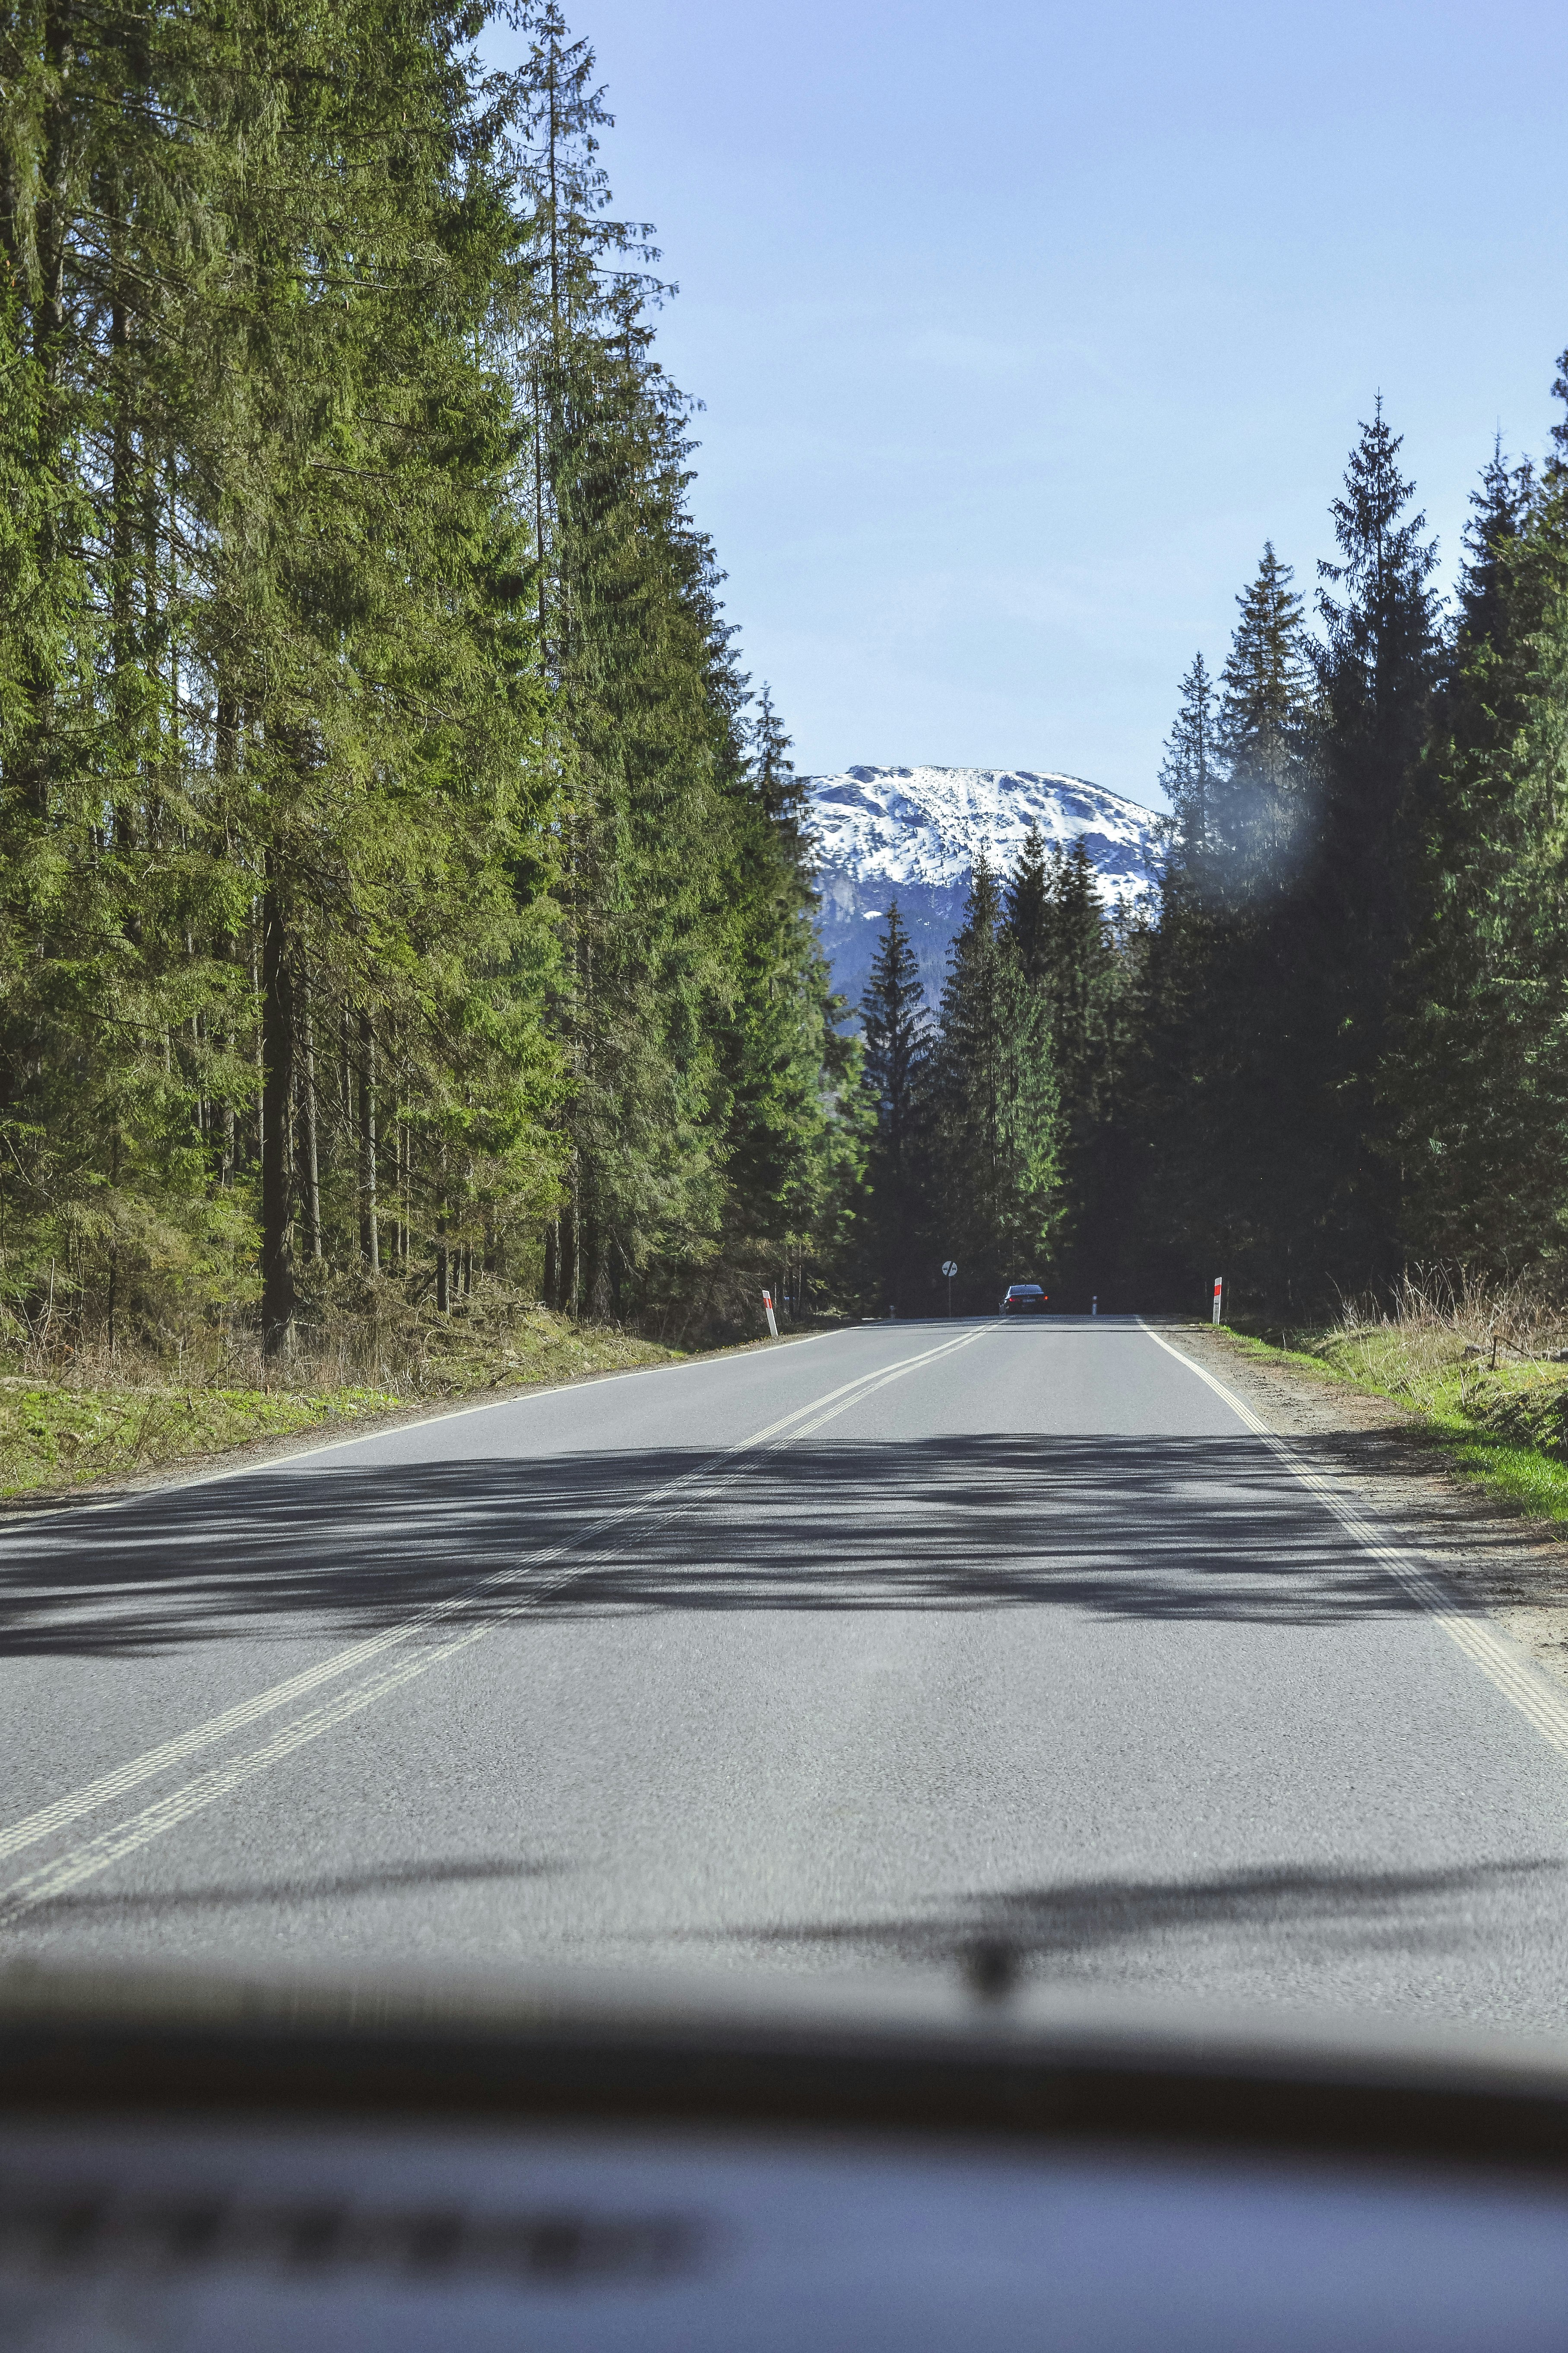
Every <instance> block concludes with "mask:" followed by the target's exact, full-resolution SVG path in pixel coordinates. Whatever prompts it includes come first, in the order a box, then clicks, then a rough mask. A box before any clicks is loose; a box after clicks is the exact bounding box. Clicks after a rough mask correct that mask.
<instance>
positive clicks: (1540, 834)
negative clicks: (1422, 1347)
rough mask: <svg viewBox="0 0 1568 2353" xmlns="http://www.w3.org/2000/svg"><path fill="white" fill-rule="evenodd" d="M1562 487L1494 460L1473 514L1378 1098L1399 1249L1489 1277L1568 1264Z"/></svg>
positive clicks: (1567, 542) (1566, 538)
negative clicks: (1391, 1143) (1392, 1144)
mask: <svg viewBox="0 0 1568 2353" xmlns="http://www.w3.org/2000/svg"><path fill="white" fill-rule="evenodd" d="M1559 390H1560V391H1562V390H1563V387H1562V386H1561V385H1560V386H1559ZM1559 429H1561V428H1559ZM1551 480H1552V476H1551V470H1550V468H1549V469H1548V473H1547V478H1546V482H1545V483H1544V484H1543V483H1542V482H1541V481H1538V480H1537V477H1536V475H1535V472H1534V470H1533V468H1532V467H1531V465H1530V464H1529V462H1528V461H1526V462H1524V463H1521V464H1519V465H1514V466H1510V465H1509V464H1508V463H1507V462H1506V460H1505V459H1504V458H1503V456H1502V452H1501V449H1500V448H1495V449H1494V451H1493V455H1492V458H1491V459H1490V461H1489V464H1488V466H1487V467H1486V469H1485V470H1484V471H1483V474H1482V477H1481V481H1480V485H1479V489H1478V490H1477V491H1475V492H1474V493H1473V494H1472V498H1471V506H1472V509H1473V513H1472V519H1471V522H1470V525H1469V528H1468V531H1467V533H1466V562H1465V566H1464V570H1463V573H1462V575H1461V578H1460V583H1459V596H1458V627H1457V629H1456V631H1455V636H1454V642H1453V648H1452V653H1451V656H1450V659H1449V660H1448V662H1447V674H1446V676H1445V679H1444V681H1443V683H1442V687H1441V691H1440V693H1439V696H1438V702H1437V714H1436V728H1435V733H1434V742H1433V744H1432V747H1431V750H1430V752H1429V754H1428V756H1427V762H1426V772H1427V781H1426V792H1425V794H1424V801H1423V808H1424V819H1425V822H1424V827H1423V831H1422V836H1421V840H1420V845H1419V851H1420V854H1419V859H1418V862H1417V866H1416V870H1415V887H1414V892H1413V900H1414V905H1415V920H1414V923H1413V936H1412V940H1411V943H1410V947H1409V952H1408V956H1407V959H1406V963H1405V971H1404V973H1403V975H1402V983H1403V986H1402V989H1401V992H1400V998H1399V1011H1400V1015H1401V1017H1402V1018H1401V1019H1400V1021H1399V1024H1398V1027H1397V1029H1396V1032H1395V1049H1396V1050H1395V1051H1394V1053H1393V1054H1391V1056H1390V1058H1389V1062H1388V1065H1387V1068H1386V1070H1385V1072H1384V1094H1385V1097H1386V1099H1387V1101H1388V1103H1389V1104H1390V1105H1391V1106H1392V1108H1393V1110H1394V1114H1395V1116H1396V1118H1397V1121H1398V1143H1399V1150H1400V1159H1401V1164H1402V1174H1403V1190H1404V1203H1403V1233H1404V1238H1405V1242H1406V1245H1407V1247H1408V1248H1410V1249H1411V1250H1414V1251H1415V1252H1416V1253H1417V1254H1418V1255H1420V1256H1422V1257H1424V1258H1426V1259H1429V1260H1437V1261H1447V1263H1449V1264H1451V1265H1455V1264H1457V1265H1459V1266H1463V1267H1465V1268H1467V1269H1468V1270H1470V1271H1475V1272H1478V1273H1485V1274H1493V1275H1496V1274H1500V1273H1502V1272H1504V1271H1508V1272H1513V1273H1518V1272H1520V1271H1523V1270H1524V1269H1526V1268H1528V1267H1530V1266H1531V1265H1532V1264H1533V1265H1535V1266H1538V1267H1539V1266H1541V1265H1542V1264H1543V1263H1544V1264H1546V1265H1549V1266H1550V1265H1552V1263H1553V1262H1554V1261H1556V1260H1557V1258H1558V1257H1559V1255H1560V1253H1561V1250H1562V1231H1561V1225H1562V1214H1563V1201H1564V1186H1563V1174H1562V1171H1563V1159H1564V1153H1565V1151H1568V1079H1565V1078H1564V1076H1563V1073H1562V1063H1561V1055H1560V1053H1559V1051H1558V1049H1557V1042H1556V1041H1557V1040H1558V1039H1560V1038H1561V1037H1562V1035H1563V1025H1564V1023H1565V1022H1568V926H1565V925H1564V923H1563V918H1562V916H1561V914H1560V913H1559V912H1558V911H1559V909H1560V908H1561V906H1562V904H1563V889H1562V877H1561V871H1560V865H1561V857H1562V852H1561V849H1560V847H1559V841H1558V824H1557V819H1556V809H1557V807H1559V806H1560V804H1561V791H1562V782H1563V768H1562V754H1561V744H1562V723H1563V710H1564V707H1565V706H1564V701H1563V687H1562V683H1561V681H1559V683H1558V684H1557V686H1556V688H1555V691H1554V688H1553V683H1552V655H1553V651H1554V650H1555V651H1556V652H1557V658H1558V659H1559V660H1561V646H1562V641H1563V629H1562V623H1561V618H1560V616H1561V614H1562V611H1563V599H1564V596H1568V517H1565V516H1564V514H1563V502H1562V500H1561V496H1560V494H1559V495H1557V496H1554V495H1553V493H1552V488H1551V487H1550V485H1551ZM1554 720H1555V724H1554ZM1554 736H1555V738H1556V744H1557V749H1556V750H1555V751H1554V749H1553V737H1554Z"/></svg>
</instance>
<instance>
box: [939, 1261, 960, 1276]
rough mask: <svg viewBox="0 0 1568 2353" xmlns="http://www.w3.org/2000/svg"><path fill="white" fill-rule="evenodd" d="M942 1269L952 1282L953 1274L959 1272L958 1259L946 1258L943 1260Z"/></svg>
mask: <svg viewBox="0 0 1568 2353" xmlns="http://www.w3.org/2000/svg"><path fill="white" fill-rule="evenodd" d="M942 1272H943V1274H945V1275H946V1277H947V1279H948V1281H949V1282H952V1278H953V1276H954V1275H955V1274H956V1273H957V1272H958V1261H957V1260H956V1259H955V1258H944V1259H943V1260H942Z"/></svg>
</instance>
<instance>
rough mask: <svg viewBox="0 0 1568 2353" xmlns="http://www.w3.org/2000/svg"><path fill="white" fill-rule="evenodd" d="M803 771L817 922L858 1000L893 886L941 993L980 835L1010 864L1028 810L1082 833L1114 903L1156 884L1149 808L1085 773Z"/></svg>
mask: <svg viewBox="0 0 1568 2353" xmlns="http://www.w3.org/2000/svg"><path fill="white" fill-rule="evenodd" d="M805 782H806V785H807V787H808V790H809V795H810V816H811V824H812V828H813V830H814V832H815V834H816V840H817V844H818V849H819V855H820V858H821V872H820V874H819V877H818V887H819V888H820V890H821V892H822V915H821V923H820V928H821V932H822V936H823V941H824V944H825V945H826V949H827V953H828V955H829V957H830V958H831V960H832V965H833V976H834V985H835V987H837V988H840V989H842V990H843V992H844V994H845V996H846V997H847V998H848V999H849V1002H850V1003H851V1005H855V1004H858V1001H859V997H860V992H861V990H862V989H863V988H864V987H865V985H866V978H867V975H868V973H869V971H870V968H871V960H872V957H873V956H874V955H875V954H876V952H877V941H878V939H879V936H880V933H881V928H882V922H881V919H882V918H883V917H884V916H885V915H886V913H887V912H888V904H889V901H890V900H892V899H895V898H896V899H897V900H898V902H899V913H900V915H902V917H903V918H904V921H905V923H906V924H907V925H908V927H909V932H910V942H911V944H912V945H913V947H914V951H915V954H916V955H917V956H918V957H919V959H920V965H921V979H922V980H923V981H924V983H925V989H926V995H927V996H928V997H930V999H931V1002H932V1003H933V1004H934V1003H935V1001H936V998H937V996H938V994H939V993H940V991H941V988H942V975H943V973H944V972H945V970H946V968H947V946H948V942H949V941H950V940H951V939H952V935H953V934H954V933H955V932H956V931H957V930H958V928H959V925H960V924H961V923H962V922H963V902H964V897H965V895H966V893H967V891H968V888H969V874H970V869H971V867H972V866H973V863H974V860H975V857H976V855H977V854H978V852H979V850H980V849H981V846H982V844H984V846H985V847H986V848H987V849H989V850H990V853H991V858H992V862H993V863H994V865H995V866H996V867H997V869H998V870H999V871H1001V872H1002V873H1004V874H1010V873H1011V872H1012V871H1013V868H1014V865H1015V864H1016V860H1017V856H1018V850H1019V847H1020V845H1021V844H1022V842H1023V839H1024V836H1025V834H1026V832H1027V830H1028V828H1029V825H1030V823H1031V821H1034V822H1037V824H1038V826H1039V828H1040V831H1041V832H1042V833H1043V834H1044V835H1045V837H1046V839H1047V842H1061V843H1063V844H1065V845H1067V846H1069V847H1070V845H1071V844H1072V843H1074V842H1075V841H1078V840H1079V839H1081V840H1082V841H1083V843H1084V845H1085V847H1086V848H1087V849H1088V851H1089V857H1090V858H1091V859H1092V860H1093V862H1094V866H1095V869H1096V871H1097V873H1098V874H1099V877H1100V888H1101V890H1102V892H1104V894H1105V897H1106V899H1107V901H1108V902H1110V904H1111V905H1113V906H1125V905H1128V904H1130V903H1131V902H1134V901H1136V900H1138V899H1141V898H1142V896H1143V895H1144V893H1145V892H1148V891H1150V890H1152V888H1153V885H1154V881H1155V874H1156V860H1157V852H1156V847H1155V827H1156V825H1157V823H1158V819H1157V818H1156V817H1155V815H1154V812H1153V810H1152V809H1146V808H1140V807H1139V806H1138V804H1137V802H1136V801H1126V800H1122V799H1121V797H1120V795H1118V794H1116V793H1108V792H1104V791H1102V790H1101V789H1100V786H1098V785H1090V784H1086V783H1085V782H1084V780H1083V778H1082V777H1081V776H1058V775H1056V774H1054V773H1052V772H1050V771H1048V770H1045V769H1034V768H846V769H844V770H843V772H842V773H841V774H840V775H838V776H810V777H807V778H806V780H805Z"/></svg>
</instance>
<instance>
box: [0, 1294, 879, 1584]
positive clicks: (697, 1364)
mask: <svg viewBox="0 0 1568 2353" xmlns="http://www.w3.org/2000/svg"><path fill="white" fill-rule="evenodd" d="M886 1328H887V1327H886V1325H885V1324H875V1325H873V1326H872V1329H873V1330H875V1331H885V1330H886ZM864 1329H865V1326H864V1325H863V1324H846V1325H844V1326H843V1327H842V1329H840V1330H835V1331H831V1332H799V1333H792V1334H791V1335H790V1336H789V1338H788V1339H787V1340H786V1341H785V1342H784V1344H783V1345H784V1346H786V1347H790V1348H805V1347H806V1346H808V1345H810V1343H811V1342H812V1341H813V1340H841V1339H842V1338H843V1337H844V1336H845V1334H846V1333H847V1332H860V1331H863V1330H864ZM768 1353H771V1351H769V1352H768ZM729 1361H730V1358H729V1355H728V1352H724V1353H721V1354H715V1355H713V1356H689V1357H688V1358H686V1359H685V1361H684V1362H682V1363H680V1364H677V1365H632V1366H628V1367H627V1369H626V1371H625V1372H624V1373H593V1374H589V1375H587V1376H586V1377H583V1378H579V1379H577V1380H574V1381H552V1383H551V1385H550V1387H549V1388H538V1389H522V1390H520V1391H519V1392H518V1393H517V1394H516V1395H514V1396H511V1397H491V1398H475V1399H474V1401H473V1403H472V1404H471V1405H459V1406H453V1407H451V1408H450V1409H449V1410H448V1411H447V1412H446V1413H427V1414H426V1415H425V1417H424V1419H422V1420H420V1421H400V1422H397V1423H396V1424H395V1431H396V1434H397V1435H398V1436H399V1437H400V1438H401V1437H405V1436H406V1435H408V1434H409V1433H410V1432H411V1431H413V1430H434V1429H435V1427H436V1424H437V1422H438V1421H462V1420H463V1419H465V1418H466V1417H467V1416H468V1415H469V1414H471V1413H499V1412H500V1410H501V1409H502V1408H503V1407H504V1406H509V1405H532V1404H533V1403H534V1402H535V1400H536V1399H538V1398H551V1397H564V1396H565V1395H566V1392H567V1391H568V1390H569V1389H580V1388H588V1387H589V1386H590V1383H591V1384H592V1386H593V1387H594V1388H596V1389H607V1388H612V1387H613V1386H614V1384H615V1383H616V1381H640V1380H641V1379H642V1378H643V1377H644V1376H645V1374H648V1373H696V1372H701V1371H703V1370H704V1369H705V1368H706V1367H707V1366H710V1365H721V1364H727V1363H728V1362H729ZM389 1435H391V1433H390V1432H389V1431H387V1430H358V1431H355V1430H349V1431H346V1432H345V1433H344V1435H343V1436H342V1438H323V1439H322V1440H321V1444H320V1445H319V1446H301V1447H300V1449H299V1450H298V1451H297V1452H295V1453H293V1454H284V1455H279V1456H278V1457H276V1458H275V1459H274V1460H272V1461H268V1462H231V1463H226V1464H225V1465H224V1466H223V1467H222V1469H220V1470H217V1471H196V1472H192V1474H191V1476H190V1477H189V1478H188V1479H169V1480H166V1481H165V1482H163V1484H162V1485H161V1486H158V1487H146V1488H139V1489H137V1490H136V1491H135V1493H132V1494H129V1495H112V1496H110V1497H108V1498H107V1499H106V1500H105V1501H103V1502H102V1503H94V1502H93V1501H92V1499H91V1497H90V1496H84V1497H83V1498H82V1500H81V1502H80V1503H79V1504H60V1506H59V1508H58V1514H55V1515H53V1516H52V1517H51V1521H50V1525H58V1521H60V1520H63V1519H65V1518H67V1517H68V1516H69V1515H71V1514H75V1513H77V1512H123V1511H128V1510H130V1508H131V1507H132V1505H133V1504H144V1503H146V1502H147V1500H148V1498H149V1497H150V1496H153V1495H175V1494H181V1495H183V1494H184V1493H185V1491H186V1489H187V1488H190V1487H216V1486H218V1485H220V1484H221V1483H222V1482H223V1481H224V1480H226V1479H259V1478H260V1477H261V1476H262V1475H263V1473H264V1472H268V1471H291V1470H292V1469H293V1467H294V1465H295V1463H296V1462H309V1461H310V1459H311V1457H312V1456H313V1455H317V1454H335V1453H336V1452H337V1451H338V1449H339V1448H340V1447H343V1446H369V1445H372V1444H374V1440H376V1439H378V1438H385V1437H388V1436H389ZM36 1526H37V1522H36V1521H25V1520H24V1521H18V1522H17V1523H16V1525H13V1526H0V1545H4V1544H5V1543H6V1542H7V1541H8V1540H10V1539H11V1538H13V1537H16V1536H22V1537H26V1536H28V1535H32V1533H33V1530H34V1528H35V1527H36Z"/></svg>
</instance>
